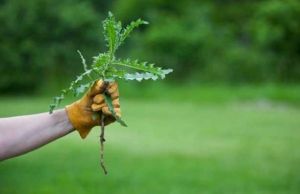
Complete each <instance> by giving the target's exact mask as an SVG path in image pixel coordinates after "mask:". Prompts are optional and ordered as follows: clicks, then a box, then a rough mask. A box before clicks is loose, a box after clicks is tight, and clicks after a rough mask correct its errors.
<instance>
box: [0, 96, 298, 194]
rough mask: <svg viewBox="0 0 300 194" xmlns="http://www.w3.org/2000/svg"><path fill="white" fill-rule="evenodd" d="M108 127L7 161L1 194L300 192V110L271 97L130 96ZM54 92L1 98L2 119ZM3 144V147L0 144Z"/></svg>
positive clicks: (42, 103) (42, 107)
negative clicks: (102, 140)
mask: <svg viewBox="0 0 300 194" xmlns="http://www.w3.org/2000/svg"><path fill="white" fill-rule="evenodd" d="M121 103H122V108H123V115H124V119H125V120H126V121H127V123H128V125H129V127H128V128H123V127H120V126H119V125H118V124H113V125H112V126H109V127H108V128H107V131H106V139H107V142H106V144H105V145H106V147H105V160H106V166H107V168H108V171H109V174H108V176H105V175H103V173H102V169H101V168H100V167H99V138H98V136H99V129H98V128H95V129H94V131H93V132H92V134H91V135H90V136H89V137H88V138H87V139H86V140H85V141H82V140H81V139H80V138H79V135H78V134H77V133H73V134H71V135H68V136H66V137H64V138H62V139H60V140H57V141H55V142H53V143H51V144H49V145H46V146H44V147H43V148H41V149H39V150H37V151H34V152H32V153H29V154H27V155H24V156H21V157H18V158H14V159H10V160H7V161H3V162H1V163H0V194H19V193H22V194H35V193H36V194H41V193H72V194H81V193H82V194H83V193H89V194H91V193H97V194H99V193H106V194H107V193H109V194H144V193H145V194H146V193H149V194H202V193H203V194H205V193H208V194H210V193H215V194H221V193H228V194H233V193H242V194H248V193H249V194H250V193H251V194H253V193H258V194H267V193H270V194H279V193H280V194H289V193H295V194H296V193H300V149H299V148H300V109H299V107H297V106H296V107H293V106H291V105H283V104H273V103H269V102H265V101H254V102H253V101H252V102H251V101H249V102H238V101H236V102H232V101H231V102H229V103H207V104H206V103H200V102H197V101H196V100H194V101H190V102H180V101H171V102H170V101H166V100H163V99H160V100H158V101H154V100H152V101H151V100H122V102H121ZM48 104H49V99H47V98H34V99H30V98H25V97H24V98H1V99H0V107H1V109H0V117H5V116H13V115H20V114H31V113H37V112H42V111H47V106H48ZM0 149H1V148H0Z"/></svg>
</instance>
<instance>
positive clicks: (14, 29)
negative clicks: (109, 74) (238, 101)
mask: <svg viewBox="0 0 300 194" xmlns="http://www.w3.org/2000/svg"><path fill="white" fill-rule="evenodd" d="M110 9H112V11H113V12H114V13H115V15H116V16H117V17H118V18H119V19H121V20H122V21H124V23H127V22H129V21H131V20H133V19H137V18H138V17H142V18H144V19H146V20H148V21H150V23H151V24H152V25H149V26H146V27H143V28H141V30H140V31H139V33H135V34H134V38H133V39H132V42H130V43H129V44H126V45H124V47H123V50H121V52H120V53H119V54H120V55H124V54H126V55H133V56H135V55H138V56H139V58H141V57H142V58H144V59H145V60H149V61H154V62H156V63H158V64H159V65H165V66H168V67H171V68H174V69H175V71H174V73H173V74H171V77H172V78H173V80H178V81H180V82H184V81H193V82H194V81H202V82H205V81H206V82H224V83H245V82H246V83H247V82H248V83H251V82H252V83H253V82H254V83H261V82H266V81H267V82H269V81H273V82H276V81H277V82H292V81H297V82H299V81H300V64H299V63H300V54H299V52H300V48H299V45H300V39H299V37H300V36H299V35H300V27H299V26H300V20H298V18H300V2H299V1H298V0H286V1H280V0H265V1H259V0H251V1H250V0H242V1H236V0H214V1H209V0H203V1H198V0H185V1H181V0H179V1H171V0H117V1H108V0H103V1H97V0H87V1H79V0H60V1H59V0H27V1H20V0H10V1H8V0H6V1H5V0H2V1H0V22H1V28H0V61H1V62H0V73H1V75H2V76H1V77H0V91H1V92H4V91H15V89H16V88H17V89H18V90H20V89H24V90H26V89H30V91H32V90H33V89H34V88H36V87H40V86H42V85H44V84H45V83H46V84H47V83H62V81H64V80H65V79H69V78H70V77H71V76H73V75H75V74H76V73H77V72H78V71H80V70H81V69H80V68H81V66H80V59H79V57H78V55H77V53H76V50H77V49H80V50H82V52H83V54H84V55H85V56H86V58H87V59H90V57H91V56H93V55H94V54H96V53H98V50H99V48H100V49H102V48H103V42H101V41H102V38H101V37H102V36H99V35H100V30H101V28H100V24H101V23H100V21H101V20H102V19H103V15H106V14H107V12H108V10H110ZM131 48H133V49H131ZM67 81H68V80H67Z"/></svg>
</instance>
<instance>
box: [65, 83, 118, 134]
mask: <svg viewBox="0 0 300 194" xmlns="http://www.w3.org/2000/svg"><path fill="white" fill-rule="evenodd" d="M105 89H106V90H107V92H108V94H109V95H110V96H111V98H112V100H113V101H112V104H113V106H114V110H115V113H116V115H117V116H119V117H121V110H120V103H119V90H118V85H117V83H116V82H113V83H109V84H105V82H104V81H102V80H98V81H96V82H95V83H94V85H93V86H92V87H91V88H90V89H89V90H88V91H87V92H86V93H85V95H84V96H83V97H82V98H81V99H80V100H78V101H76V102H74V103H72V104H71V105H68V106H66V111H67V114H68V117H69V120H70V122H71V124H72V125H73V127H74V128H75V129H76V130H77V131H78V132H79V134H80V136H81V138H82V139H84V138H85V137H86V136H87V135H88V133H89V132H90V131H91V129H92V128H93V127H94V126H96V125H99V124H100V121H101V117H103V116H105V117H104V124H105V125H108V124H110V123H112V122H114V121H115V118H114V117H113V116H112V114H111V112H110V111H109V109H108V106H107V104H106V103H105V100H104V95H103V94H104V91H105Z"/></svg>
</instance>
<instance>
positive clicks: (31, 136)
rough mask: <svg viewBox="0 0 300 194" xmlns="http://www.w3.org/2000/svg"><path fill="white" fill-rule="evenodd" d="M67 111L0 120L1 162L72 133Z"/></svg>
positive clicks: (61, 110)
mask: <svg viewBox="0 0 300 194" xmlns="http://www.w3.org/2000/svg"><path fill="white" fill-rule="evenodd" d="M73 130H74V129H73V126H72V124H71V123H70V121H69V119H68V115H67V113H66V111H65V109H60V110H57V111H55V112H54V113H53V114H49V113H47V112H46V113H40V114H33V115H25V116H17V117H9V118H1V119H0V160H5V159H8V158H12V157H14V156H18V155H21V154H24V153H27V152H29V151H32V150H34V149H37V148H39V147H41V146H43V145H45V144H47V143H49V142H51V141H54V140H56V139H58V138H60V137H63V136H65V135H67V134H68V133H70V132H72V131H73Z"/></svg>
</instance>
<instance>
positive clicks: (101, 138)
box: [100, 114, 107, 175]
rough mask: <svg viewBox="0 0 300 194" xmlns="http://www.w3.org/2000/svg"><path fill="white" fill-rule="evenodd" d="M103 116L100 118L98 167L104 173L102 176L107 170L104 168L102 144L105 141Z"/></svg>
mask: <svg viewBox="0 0 300 194" xmlns="http://www.w3.org/2000/svg"><path fill="white" fill-rule="evenodd" d="M104 117H105V116H104V114H102V116H101V123H100V124H101V133H100V165H101V168H102V169H103V171H104V174H105V175H106V174H107V170H106V168H105V165H104V142H105V139H104V128H105V126H104Z"/></svg>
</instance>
